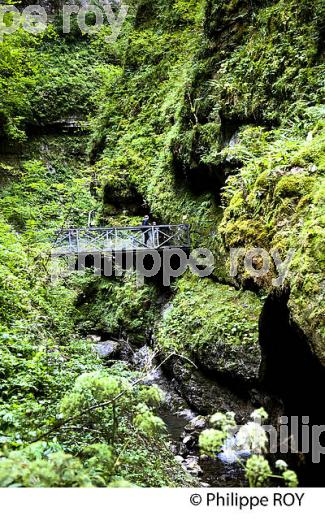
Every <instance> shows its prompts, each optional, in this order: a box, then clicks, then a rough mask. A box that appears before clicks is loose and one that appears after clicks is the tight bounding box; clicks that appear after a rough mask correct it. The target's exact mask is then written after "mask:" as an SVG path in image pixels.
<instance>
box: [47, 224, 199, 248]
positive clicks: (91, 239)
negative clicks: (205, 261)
mask: <svg viewBox="0 0 325 520" xmlns="http://www.w3.org/2000/svg"><path fill="white" fill-rule="evenodd" d="M166 248H181V249H189V248H190V227H189V225H187V224H180V225H171V226H138V227H116V228H103V227H101V228H100V227H98V228H84V229H66V230H61V231H59V232H58V233H57V238H56V241H55V243H54V245H53V249H52V253H53V254H54V255H58V256H67V255H76V254H79V253H96V252H103V253H104V252H116V251H139V250H146V249H149V250H150V249H156V250H160V249H166Z"/></svg>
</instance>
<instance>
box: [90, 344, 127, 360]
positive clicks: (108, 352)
mask: <svg viewBox="0 0 325 520" xmlns="http://www.w3.org/2000/svg"><path fill="white" fill-rule="evenodd" d="M93 349H94V351H95V352H96V353H97V354H98V356H99V357H100V358H101V359H103V360H106V359H117V358H118V357H119V355H120V351H121V345H120V344H119V343H118V342H117V341H101V342H99V343H96V344H95V345H94V347H93Z"/></svg>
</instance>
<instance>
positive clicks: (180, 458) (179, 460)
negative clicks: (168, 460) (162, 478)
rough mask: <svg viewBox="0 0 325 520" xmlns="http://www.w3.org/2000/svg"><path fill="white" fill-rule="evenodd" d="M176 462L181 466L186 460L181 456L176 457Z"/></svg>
mask: <svg viewBox="0 0 325 520" xmlns="http://www.w3.org/2000/svg"><path fill="white" fill-rule="evenodd" d="M175 460H176V461H177V462H179V463H180V464H182V463H183V462H184V460H185V459H184V457H182V456H181V455H176V457H175Z"/></svg>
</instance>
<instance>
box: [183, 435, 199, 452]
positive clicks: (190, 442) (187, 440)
mask: <svg viewBox="0 0 325 520" xmlns="http://www.w3.org/2000/svg"><path fill="white" fill-rule="evenodd" d="M183 444H185V446H186V447H187V448H188V449H191V448H193V447H194V446H195V444H196V440H195V438H194V437H193V435H186V436H185V437H184V439H183Z"/></svg>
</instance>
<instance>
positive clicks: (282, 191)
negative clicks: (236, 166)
mask: <svg viewBox="0 0 325 520" xmlns="http://www.w3.org/2000/svg"><path fill="white" fill-rule="evenodd" d="M311 128H313V130H312V131H310V133H309V134H308V138H307V136H306V134H303V135H299V134H297V133H296V132H295V134H290V133H289V131H288V132H287V135H286V137H284V136H283V134H282V132H280V131H278V130H277V131H275V132H268V131H266V130H264V129H262V128H260V129H258V128H256V129H255V130H252V129H248V130H244V131H243V133H242V134H241V136H242V140H241V142H240V144H238V145H237V147H234V148H233V149H232V151H231V153H232V154H233V156H236V154H237V158H238V159H239V160H241V161H243V163H244V166H243V167H242V168H241V169H240V171H239V173H238V175H236V176H234V177H232V178H231V179H229V181H228V183H227V187H226V190H225V201H226V203H227V206H226V210H225V213H224V218H223V222H222V224H221V232H222V234H223V236H224V240H225V243H226V247H233V248H236V247H238V248H240V247H243V248H244V249H245V250H246V251H249V249H250V248H256V247H263V248H265V249H266V250H267V251H269V252H271V251H274V250H277V251H278V252H279V253H280V256H281V258H282V259H284V258H285V257H286V256H287V255H288V252H289V251H292V254H293V258H292V262H291V265H290V268H289V271H288V276H287V280H286V283H287V284H289V287H290V289H291V295H290V299H289V308H290V310H291V317H292V320H293V321H294V322H296V323H297V324H298V325H299V326H300V327H301V329H302V330H303V331H304V332H305V335H306V336H307V337H308V339H309V340H310V343H311V345H312V347H313V349H314V350H315V352H316V353H317V355H318V356H319V358H320V359H321V360H322V361H323V362H324V361H325V357H324V355H325V353H324V346H323V341H324V322H323V316H324V252H325V246H324V243H325V242H324V207H325V206H324V161H323V156H324V144H325V134H324V130H323V128H322V126H320V125H315V126H314V127H313V126H312V125H311ZM271 274H272V275H271V276H270V274H268V275H266V276H264V277H260V278H257V279H255V280H254V282H255V283H256V284H258V285H260V286H262V287H264V288H266V289H272V282H271V279H272V277H273V276H274V275H275V271H274V268H273V269H272V273H271ZM250 277H251V275H250V274H249V273H248V272H244V270H242V271H241V273H240V274H239V278H240V280H241V281H242V282H243V281H244V280H247V279H248V278H250Z"/></svg>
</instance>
